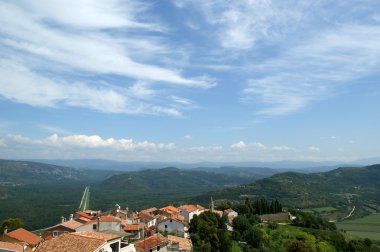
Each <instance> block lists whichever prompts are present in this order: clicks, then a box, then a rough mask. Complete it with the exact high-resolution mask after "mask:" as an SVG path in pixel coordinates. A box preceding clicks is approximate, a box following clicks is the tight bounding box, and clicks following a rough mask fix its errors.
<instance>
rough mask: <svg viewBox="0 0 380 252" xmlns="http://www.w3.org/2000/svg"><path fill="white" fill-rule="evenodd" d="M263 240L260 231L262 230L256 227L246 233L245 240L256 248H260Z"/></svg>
mask: <svg viewBox="0 0 380 252" xmlns="http://www.w3.org/2000/svg"><path fill="white" fill-rule="evenodd" d="M262 238H263V233H262V231H261V230H260V228H258V227H255V226H251V227H250V228H249V229H248V230H247V231H246V232H245V233H244V239H245V240H246V242H247V244H248V245H250V246H252V247H254V248H260V245H261V241H262Z"/></svg>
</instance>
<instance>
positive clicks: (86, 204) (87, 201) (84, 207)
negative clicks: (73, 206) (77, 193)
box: [79, 186, 90, 211]
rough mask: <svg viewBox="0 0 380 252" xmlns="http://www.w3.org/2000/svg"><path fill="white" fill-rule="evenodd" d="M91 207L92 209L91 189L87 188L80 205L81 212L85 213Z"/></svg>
mask: <svg viewBox="0 0 380 252" xmlns="http://www.w3.org/2000/svg"><path fill="white" fill-rule="evenodd" d="M89 207H90V187H89V186H86V188H85V189H84V192H83V196H82V200H81V201H80V204H79V210H80V211H85V210H88V208H89Z"/></svg>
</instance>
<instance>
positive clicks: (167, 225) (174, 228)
mask: <svg viewBox="0 0 380 252" xmlns="http://www.w3.org/2000/svg"><path fill="white" fill-rule="evenodd" d="M157 229H158V230H160V231H161V232H165V233H169V234H175V235H177V236H180V237H187V236H188V233H187V232H188V230H189V228H188V225H187V224H186V223H185V222H183V221H180V220H178V219H174V218H168V219H165V220H162V221H160V222H159V223H158V225H157Z"/></svg>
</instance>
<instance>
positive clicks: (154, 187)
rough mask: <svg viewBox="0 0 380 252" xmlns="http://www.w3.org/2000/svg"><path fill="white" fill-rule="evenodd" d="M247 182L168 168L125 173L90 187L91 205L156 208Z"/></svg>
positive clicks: (98, 206)
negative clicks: (151, 206) (154, 206)
mask: <svg viewBox="0 0 380 252" xmlns="http://www.w3.org/2000/svg"><path fill="white" fill-rule="evenodd" d="M248 181H251V180H250V179H249V178H243V177H233V176H228V175H223V174H215V173H211V172H205V171H189V170H182V169H177V168H172V167H171V168H163V169H148V170H143V171H136V172H127V173H123V174H119V175H115V176H112V177H111V178H109V179H107V180H105V181H104V182H103V183H101V184H99V185H97V186H93V187H92V194H91V202H92V203H91V204H92V206H94V207H97V208H101V209H107V208H109V207H111V206H113V205H114V204H115V202H119V203H123V204H125V203H127V204H128V206H130V207H132V208H141V207H149V205H158V206H159V205H162V204H168V203H173V202H179V201H186V200H187V198H189V197H190V196H194V195H197V194H200V193H203V192H207V191H210V190H215V189H217V188H221V187H229V186H235V185H238V184H242V183H247V182H248Z"/></svg>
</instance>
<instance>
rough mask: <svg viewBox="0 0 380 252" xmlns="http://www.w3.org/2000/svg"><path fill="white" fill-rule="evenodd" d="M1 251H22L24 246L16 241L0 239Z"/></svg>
mask: <svg viewBox="0 0 380 252" xmlns="http://www.w3.org/2000/svg"><path fill="white" fill-rule="evenodd" d="M0 251H1V252H24V251H25V250H24V247H23V246H22V245H21V244H18V243H11V242H2V241H0Z"/></svg>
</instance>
